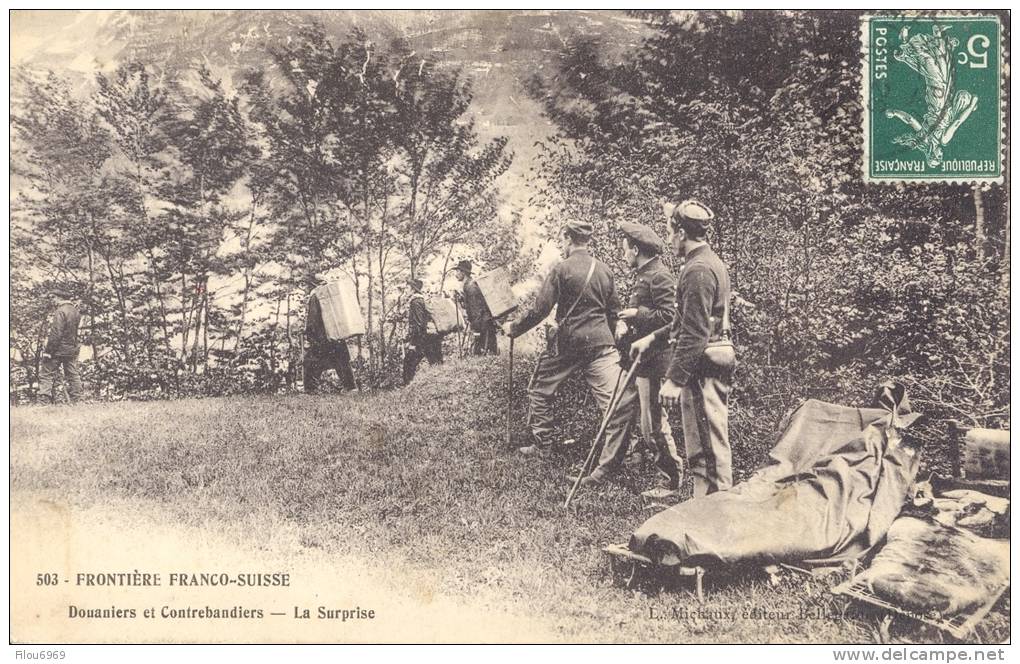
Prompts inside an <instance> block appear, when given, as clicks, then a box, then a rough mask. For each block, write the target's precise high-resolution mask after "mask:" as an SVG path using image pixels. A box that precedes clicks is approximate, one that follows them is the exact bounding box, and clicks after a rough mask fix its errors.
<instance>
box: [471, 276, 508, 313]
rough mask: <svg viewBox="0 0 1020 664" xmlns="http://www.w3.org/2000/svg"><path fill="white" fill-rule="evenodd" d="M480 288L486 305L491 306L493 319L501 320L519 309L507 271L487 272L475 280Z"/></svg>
mask: <svg viewBox="0 0 1020 664" xmlns="http://www.w3.org/2000/svg"><path fill="white" fill-rule="evenodd" d="M475 283H476V284H478V288H479V289H480V290H481V291H482V297H484V298H485V303H486V304H487V305H489V311H490V312H491V313H492V317H493V318H499V317H500V316H503V315H505V314H508V313H510V312H511V311H513V310H514V309H516V308H517V298H516V297H514V292H513V290H512V289H511V288H510V275H509V274H507V271H506V269H504V268H496V269H495V270H492V271H491V272H486V273H485V274H483V275H482V276H480V277H478V278H477V279H475Z"/></svg>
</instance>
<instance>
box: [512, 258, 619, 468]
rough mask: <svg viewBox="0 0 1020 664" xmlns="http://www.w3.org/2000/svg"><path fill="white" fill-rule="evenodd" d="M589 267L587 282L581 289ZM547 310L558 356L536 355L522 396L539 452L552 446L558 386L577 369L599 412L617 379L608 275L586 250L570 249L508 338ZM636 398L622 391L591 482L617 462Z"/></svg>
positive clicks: (613, 298) (613, 300)
mask: <svg viewBox="0 0 1020 664" xmlns="http://www.w3.org/2000/svg"><path fill="white" fill-rule="evenodd" d="M593 261H594V269H593V271H592V276H591V279H590V281H589V282H588V284H587V286H585V278H586V277H587V275H588V270H589V268H591V266H592V264H593V263H592V262H593ZM575 302H576V305H575ZM553 306H555V307H556V320H557V323H558V324H559V332H558V337H559V344H558V345H559V352H557V353H556V354H552V353H551V352H549V351H548V350H547V351H545V352H543V353H542V354H541V356H540V357H539V359H538V365H537V366H536V368H535V375H534V379H533V381H532V386H531V390H530V391H529V394H528V396H529V400H530V411H529V414H528V419H529V422H530V424H531V430H532V434H533V436H534V438H535V443H536V445H538V446H539V447H545V448H548V447H550V446H551V445H552V444H553V441H554V436H555V424H556V416H555V412H554V409H553V399H554V397H555V394H556V390H557V389H558V388H559V386H560V384H562V383H563V381H564V380H566V379H567V378H568V377H569V376H570V375H571V374H573V373H574V372H575V371H576V370H578V369H580V370H581V371H582V372H583V373H584V377H585V380H586V381H587V383H588V386H589V387H590V388H591V391H592V393H593V394H594V395H595V398H596V400H597V401H598V403H599V406H600V407H601V408H602V409H603V412H604V411H605V409H606V408H607V407H608V406H609V401H610V399H611V397H612V393H613V389H614V386H615V385H616V384H617V381H618V379H619V377H620V366H619V363H620V356H619V353H618V352H617V350H616V346H615V343H616V340H615V338H614V336H613V332H612V330H613V329H614V328H615V326H616V320H617V316H618V314H619V311H620V308H621V306H620V299H619V295H618V294H617V291H616V285H615V283H614V281H613V274H612V272H611V271H610V269H609V268H608V267H607V266H606V265H605V264H604V263H603V262H602V261H599V260H596V259H595V258H593V257H592V256H591V255H590V254H589V253H588V250H587V249H582V248H575V249H573V250H572V251H571V252H570V255H569V256H567V258H565V259H564V260H563V261H561V262H560V263H558V264H556V265H555V266H554V267H553V268H552V270H550V272H549V274H548V275H547V276H546V278H545V280H544V281H543V283H542V286H541V288H540V289H539V292H538V296H537V297H536V299H535V302H534V304H533V305H532V306H531V308H530V309H529V310H528V311H527V312H525V314H524V315H523V317H522V318H521V319H520V320H518V321H517V322H515V323H514V324H513V325H512V326H511V336H513V337H517V336H520V335H521V334H524V333H525V332H527V331H528V330H530V329H531V328H533V327H535V326H536V325H538V324H539V323H540V322H541V321H542V320H544V319H545V317H546V316H548V315H549V312H550V311H551V310H552V308H553ZM568 312H569V314H570V315H569V316H568V315H567V314H568ZM621 389H623V388H622V386H621ZM636 397H637V391H636V389H635V388H634V386H633V385H629V386H627V388H626V389H624V391H623V394H622V396H621V397H620V402H619V405H618V407H617V409H616V411H615V413H614V415H613V417H612V418H611V419H610V421H609V424H608V425H607V428H606V437H605V445H604V446H603V448H602V455H601V457H600V458H599V466H598V468H596V469H595V471H594V472H593V473H592V474H593V476H596V477H604V476H606V475H608V474H610V473H611V472H612V471H613V470H615V469H616V467H617V466H618V465H619V463H620V462H621V461H622V459H623V455H624V453H625V452H626V447H627V446H626V442H627V439H628V438H629V437H630V427H631V421H632V420H633V414H634V413H633V407H634V402H635V401H636Z"/></svg>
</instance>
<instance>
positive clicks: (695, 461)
mask: <svg viewBox="0 0 1020 664" xmlns="http://www.w3.org/2000/svg"><path fill="white" fill-rule="evenodd" d="M729 299H730V278H729V272H728V270H727V269H726V265H725V264H724V263H723V262H722V260H721V259H720V258H719V257H718V256H717V255H716V254H715V252H714V251H712V249H711V248H710V247H709V246H708V245H701V246H699V247H696V248H695V249H694V250H692V251H691V252H690V253H688V254H687V260H686V261H685V263H684V266H683V268H682V269H681V271H680V278H679V280H678V283H677V305H676V306H677V311H676V315H675V316H674V318H673V323H672V325H670V326H669V327H667V328H661V329H660V330H659V331H658V332H656V345H661V344H662V343H665V342H666V339H667V338H668V339H669V341H670V343H671V345H672V346H673V352H672V355H671V357H670V363H669V369H668V371H667V377H668V378H669V379H670V380H672V381H673V382H674V383H675V384H677V385H679V386H681V393H680V410H681V414H682V416H683V429H684V446H685V447H686V450H687V459H688V462H689V464H690V471H691V474H692V475H693V476H694V495H696V496H701V495H706V494H709V493H713V492H715V491H724V490H726V489H728V488H730V487H731V486H732V485H733V472H732V468H731V461H730V457H731V455H730V444H729V435H728V408H729V395H730V391H731V389H732V385H733V370H734V368H735V366H736V360H735V358H734V359H733V360H732V362H729V363H728V365H716V364H713V363H711V362H708V361H706V359H705V349H706V348H707V347H708V344H709V342H712V341H716V340H719V339H721V338H723V336H724V330H723V314H724V311H725V308H726V306H727V303H728V302H729ZM726 332H728V331H726Z"/></svg>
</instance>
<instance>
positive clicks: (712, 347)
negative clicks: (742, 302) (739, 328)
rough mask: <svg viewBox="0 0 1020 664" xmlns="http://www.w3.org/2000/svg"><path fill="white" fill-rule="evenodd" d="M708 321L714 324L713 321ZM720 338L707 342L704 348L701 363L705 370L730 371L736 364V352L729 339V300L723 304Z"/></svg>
mask: <svg viewBox="0 0 1020 664" xmlns="http://www.w3.org/2000/svg"><path fill="white" fill-rule="evenodd" d="M710 321H711V322H712V324H713V327H714V324H715V319H714V318H712V319H710ZM720 333H721V337H720V338H719V339H716V340H715V341H709V342H708V345H707V346H705V353H704V355H703V358H704V360H703V362H704V364H705V367H706V368H707V369H712V370H714V371H732V370H733V368H734V367H735V366H736V364H737V352H736V350H735V349H734V348H733V340H732V339H731V338H730V301H729V298H727V299H726V301H725V302H723V315H722V329H721V330H720Z"/></svg>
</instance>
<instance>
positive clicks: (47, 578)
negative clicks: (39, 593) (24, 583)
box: [35, 574, 60, 586]
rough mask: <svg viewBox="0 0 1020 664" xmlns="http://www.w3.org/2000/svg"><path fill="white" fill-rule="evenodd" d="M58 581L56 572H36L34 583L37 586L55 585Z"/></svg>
mask: <svg viewBox="0 0 1020 664" xmlns="http://www.w3.org/2000/svg"><path fill="white" fill-rule="evenodd" d="M58 583H60V579H59V577H57V575H56V574H36V575H35V585H37V586H55V585H57V584H58Z"/></svg>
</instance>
